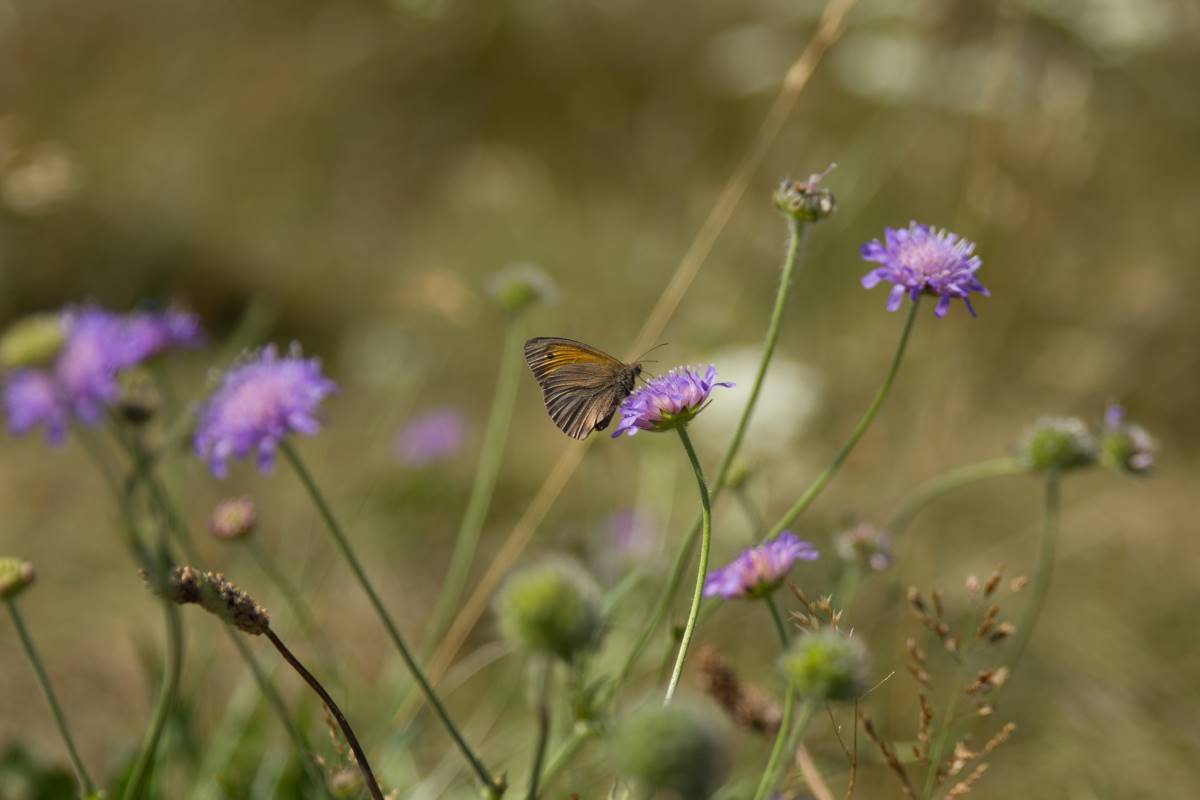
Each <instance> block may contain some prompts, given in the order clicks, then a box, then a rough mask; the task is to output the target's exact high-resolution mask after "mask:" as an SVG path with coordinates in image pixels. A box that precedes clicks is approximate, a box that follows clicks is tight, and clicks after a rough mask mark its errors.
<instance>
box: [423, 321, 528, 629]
mask: <svg viewBox="0 0 1200 800" xmlns="http://www.w3.org/2000/svg"><path fill="white" fill-rule="evenodd" d="M524 338H525V325H524V324H523V323H522V321H521V318H520V317H512V318H511V319H510V321H509V323H508V329H507V331H506V332H505V336H504V349H503V351H502V352H501V355H500V374H499V376H498V377H497V379H496V393H495V394H494V395H493V396H492V408H491V411H490V412H489V413H488V422H487V429H486V430H485V431H484V434H483V448H482V449H481V450H480V453H479V466H478V467H477V468H476V470H475V481H474V482H473V483H472V484H471V494H470V497H468V498H467V508H466V510H465V511H464V512H463V517H462V522H461V523H460V524H459V528H458V536H457V537H456V538H455V541H454V552H453V553H452V554H451V556H450V566H449V567H448V568H447V570H446V578H445V580H444V581H443V582H442V591H441V593H440V594H439V595H438V599H437V603H436V604H435V605H434V607H433V611H432V614H431V617H430V622H429V627H428V628H427V629H426V631H425V648H426V649H427V650H428V649H430V648H432V647H433V646H435V645H436V644H437V643H438V640H440V639H441V638H442V635H443V634H445V632H446V629H447V628H448V627H450V621H451V619H452V618H453V617H454V613H455V611H456V610H457V604H458V602H459V600H461V599H462V593H463V587H465V586H466V583H467V577H468V576H469V574H470V572H471V563H472V562H473V561H474V560H475V551H476V549H477V548H478V546H479V536H480V534H481V533H482V531H483V523H484V520H486V519H487V513H488V508H489V507H490V506H491V502H492V495H493V493H494V492H495V489H496V479H497V478H498V477H499V475H500V462H501V460H502V459H503V457H504V445H505V443H506V442H507V441H508V429H509V427H510V425H511V423H512V415H513V407H514V406H515V405H516V400H517V388H518V386H519V380H518V379H519V378H520V375H521V352H522V347H523V346H524V342H523V341H522V340H523V339H524Z"/></svg>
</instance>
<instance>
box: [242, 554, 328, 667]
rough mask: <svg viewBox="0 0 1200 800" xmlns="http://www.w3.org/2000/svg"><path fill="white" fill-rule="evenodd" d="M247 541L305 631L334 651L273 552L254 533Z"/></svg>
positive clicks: (258, 562) (302, 596)
mask: <svg viewBox="0 0 1200 800" xmlns="http://www.w3.org/2000/svg"><path fill="white" fill-rule="evenodd" d="M245 542H246V549H247V550H249V551H250V555H251V556H252V557H253V558H254V562H255V563H256V564H258V568H259V569H261V570H262V571H263V573H264V574H265V575H266V576H267V578H268V579H270V581H271V583H273V584H275V588H276V589H278V590H279V593H280V594H282V595H283V597H284V600H286V601H287V604H288V605H289V606H291V609H292V613H293V614H294V615H295V616H296V619H297V620H299V621H300V625H301V626H302V627H303V628H304V631H305V633H307V634H308V635H309V636H311V637H313V638H314V639H317V640H318V644H319V645H320V646H321V649H323V650H326V651H328V652H333V648H332V647H331V646H330V645H329V643H328V642H327V641H326V640H325V637H324V634H323V633H322V632H321V629H320V627H319V626H318V625H317V620H316V618H315V617H314V616H313V613H312V609H310V608H309V607H308V603H307V602H305V600H304V595H303V594H301V593H300V590H299V589H297V588H296V585H295V584H293V583H292V581H291V579H290V578H288V576H287V575H285V574H284V573H283V570H281V569H280V568H279V565H278V564H277V563H276V562H275V558H274V557H273V556H272V554H271V553H269V552H267V550H266V548H264V547H263V544H262V542H261V541H259V539H258V537H256V536H254V535H251V536H248V537H247V538H246V540H245Z"/></svg>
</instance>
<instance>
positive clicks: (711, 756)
mask: <svg viewBox="0 0 1200 800" xmlns="http://www.w3.org/2000/svg"><path fill="white" fill-rule="evenodd" d="M614 750H615V753H614V755H615V760H616V762H617V768H618V770H619V771H620V773H621V775H622V776H624V777H625V778H627V779H628V780H630V781H633V782H634V783H635V784H637V785H638V788H639V790H641V791H643V792H645V793H646V794H645V796H647V797H649V796H651V795H653V796H655V797H659V796H664V797H672V798H679V800H705V798H708V797H711V796H712V795H713V794H714V793H715V792H716V791H717V789H718V788H720V786H721V784H722V783H724V781H725V777H726V775H727V773H728V768H729V761H730V753H729V743H728V741H727V737H726V736H725V732H724V730H723V729H722V727H721V725H720V722H719V721H718V719H717V717H716V715H715V714H713V713H711V712H709V711H707V710H706V709H704V708H701V707H700V706H698V705H695V704H694V703H693V702H690V701H689V700H687V699H686V698H679V699H676V700H675V701H674V702H673V703H671V704H670V705H668V706H660V705H659V704H658V703H653V704H648V705H646V706H643V707H642V708H640V709H638V710H636V711H634V712H633V713H631V714H629V716H627V717H626V718H625V719H623V720H622V721H621V722H620V724H619V725H618V727H617V732H616V739H615V743H614ZM659 793H661V795H660V794H659ZM639 796H641V795H639Z"/></svg>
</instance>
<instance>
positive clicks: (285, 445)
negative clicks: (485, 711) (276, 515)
mask: <svg viewBox="0 0 1200 800" xmlns="http://www.w3.org/2000/svg"><path fill="white" fill-rule="evenodd" d="M279 448H280V450H282V451H283V454H284V456H285V457H286V458H287V460H288V462H289V463H290V464H291V465H292V468H293V469H294V470H295V471H296V475H297V476H298V477H299V478H300V482H301V483H302V484H304V488H305V490H307V492H308V495H309V497H310V498H311V499H312V501H313V505H315V506H316V508H317V512H318V513H319V514H320V515H321V518H322V519H323V520H324V522H325V527H326V528H327V529H328V530H329V533H330V535H332V536H333V540H334V543H335V544H336V545H337V547H338V550H339V551H341V554H342V557H343V558H345V559H346V563H347V564H349V566H350V570H351V571H352V572H353V573H354V577H355V579H356V580H357V581H358V583H359V585H360V586H361V587H362V589H363V591H364V592H366V595H367V599H369V600H370V601H371V605H372V606H373V607H374V608H375V612H376V613H377V614H378V615H379V618H380V620H381V621H382V622H383V626H384V628H385V629H386V630H387V632H388V636H389V637H390V638H391V640H392V644H394V645H395V646H396V650H397V651H398V652H399V653H400V658H402V659H403V660H404V664H405V666H406V667H408V671H409V672H410V673H412V676H413V678H414V679H415V680H416V681H417V684H418V685H419V686H420V687H421V691H422V692H423V693H424V694H425V699H426V701H427V702H428V703H429V705H430V706H432V708H433V710H434V712H435V713H436V714H437V716H438V719H440V720H441V722H442V725H443V726H444V727H445V728H446V731H447V733H449V734H450V738H452V739H453V740H454V743H455V744H456V745H457V746H458V749H459V750H460V751H461V752H462V754H463V757H464V758H466V759H467V762H468V763H469V764H470V765H471V769H473V770H474V771H475V774H476V775H477V776H478V777H479V780H480V781H481V782H482V783H483V785H484V787H485V788H486V790H487V791H488V792H489V794H491V795H492V796H493V797H500V796H501V795H503V794H504V789H505V785H504V779H503V778H493V777H492V775H491V773H489V772H488V771H487V768H486V767H484V765H483V762H482V761H480V760H479V757H478V756H476V755H475V752H474V751H473V750H472V749H471V747H470V745H468V744H467V742H466V740H465V739H464V738H463V736H462V734H461V733H459V730H458V728H457V726H455V724H454V722H453V721H452V720H451V719H450V714H449V713H448V712H447V711H446V707H445V706H443V705H442V701H441V700H440V699H438V696H437V693H436V692H435V691H434V689H433V687H432V686H431V685H430V684H429V681H428V679H426V677H425V674H424V673H423V672H422V671H421V668H420V666H418V665H417V662H416V660H415V659H414V658H413V656H412V653H411V652H410V651H409V649H408V645H406V644H405V643H404V639H403V637H401V636H400V630H399V629H398V628H397V627H396V623H395V622H394V621H393V620H392V617H391V615H390V614H389V613H388V611H387V608H386V607H384V605H383V600H381V599H380V597H379V594H378V593H377V592H376V591H375V587H374V586H372V585H371V581H370V579H369V578H368V577H367V573H366V571H365V570H364V569H363V567H362V564H360V563H359V561H358V557H357V556H356V555H355V554H354V549H353V548H352V547H351V546H350V540H349V539H347V538H346V534H345V533H344V532H343V531H342V528H341V526H340V525H339V524H338V522H337V519H336V518H335V517H334V516H333V510H332V509H331V508H330V507H329V504H328V503H327V502H326V501H325V497H324V496H323V495H322V494H321V490H320V489H319V488H318V487H317V484H316V481H314V480H313V477H312V475H311V474H310V473H309V471H308V469H307V468H306V467H305V466H304V462H303V461H301V460H300V455H299V454H298V453H297V452H296V450H295V448H294V447H292V445H291V443H290V442H288V441H286V440H284V441H283V442H280V445H279Z"/></svg>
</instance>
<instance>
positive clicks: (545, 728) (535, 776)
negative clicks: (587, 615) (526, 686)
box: [525, 658, 554, 800]
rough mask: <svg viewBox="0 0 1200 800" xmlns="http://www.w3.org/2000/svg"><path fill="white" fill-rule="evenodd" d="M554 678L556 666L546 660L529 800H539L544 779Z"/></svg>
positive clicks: (542, 674) (531, 769) (538, 702)
mask: <svg viewBox="0 0 1200 800" xmlns="http://www.w3.org/2000/svg"><path fill="white" fill-rule="evenodd" d="M553 677H554V664H553V662H551V661H550V659H549V658H546V659H544V661H543V664H542V666H541V676H540V678H541V680H540V681H539V684H540V686H539V688H538V700H537V704H538V705H537V717H538V730H537V744H535V745H534V748H533V766H532V767H530V770H529V792H528V793H527V794H526V795H525V797H526V798H527V800H537V796H538V792H539V791H540V788H541V787H540V786H539V783H540V781H541V777H542V762H543V761H544V760H545V758H546V743H547V742H549V741H550V684H551V679H552V678H553Z"/></svg>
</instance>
